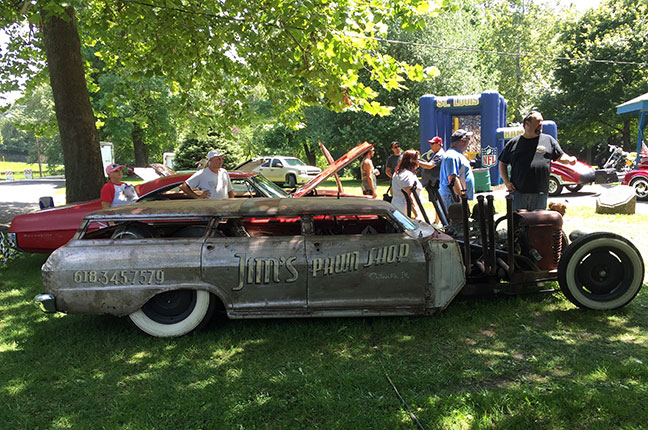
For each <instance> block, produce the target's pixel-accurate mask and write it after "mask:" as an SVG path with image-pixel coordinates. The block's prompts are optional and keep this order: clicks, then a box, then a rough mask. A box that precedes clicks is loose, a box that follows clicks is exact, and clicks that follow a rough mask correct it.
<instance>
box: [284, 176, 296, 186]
mask: <svg viewBox="0 0 648 430" xmlns="http://www.w3.org/2000/svg"><path fill="white" fill-rule="evenodd" d="M286 183H287V184H288V187H289V188H295V186H296V185H297V178H296V177H295V175H288V176H286Z"/></svg>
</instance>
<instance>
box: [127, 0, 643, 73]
mask: <svg viewBox="0 0 648 430" xmlns="http://www.w3.org/2000/svg"><path fill="white" fill-rule="evenodd" d="M123 1H124V2H125V3H132V4H137V5H140V6H145V7H151V8H158V9H167V10H171V11H175V12H179V13H184V14H190V15H198V16H205V17H208V18H215V19H219V20H225V21H238V22H241V21H244V19H242V18H240V17H236V16H226V15H216V14H212V13H208V12H202V11H194V10H187V9H183V8H180V7H171V6H166V5H156V4H151V3H146V2H144V1H142V0H139V1H138V0H123ZM341 34H344V35H346V36H350V37H354V38H356V39H365V40H375V41H377V42H385V43H393V44H399V45H410V46H421V47H428V48H435V49H444V50H447V51H450V50H452V51H464V52H478V53H481V54H489V55H503V56H507V57H526V58H536V59H542V60H551V61H573V62H577V63H601V64H620V65H630V66H641V67H645V66H648V63H646V62H638V61H620V60H605V59H600V58H574V57H559V56H556V57H550V56H547V55H537V54H528V53H524V52H507V51H492V50H487V49H478V48H463V47H458V46H441V45H435V44H433V43H421V42H408V41H404V40H396V39H386V38H382V37H372V36H364V35H360V34H352V33H348V32H343V33H341Z"/></svg>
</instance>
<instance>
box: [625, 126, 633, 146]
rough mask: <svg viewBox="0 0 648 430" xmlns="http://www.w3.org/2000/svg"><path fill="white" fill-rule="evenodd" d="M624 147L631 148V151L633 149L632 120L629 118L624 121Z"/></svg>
mask: <svg viewBox="0 0 648 430" xmlns="http://www.w3.org/2000/svg"><path fill="white" fill-rule="evenodd" d="M623 147H624V148H629V150H630V151H632V150H633V147H632V145H631V144H630V120H627V119H626V120H625V121H623Z"/></svg>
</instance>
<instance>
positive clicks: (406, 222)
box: [392, 210, 416, 230]
mask: <svg viewBox="0 0 648 430" xmlns="http://www.w3.org/2000/svg"><path fill="white" fill-rule="evenodd" d="M392 215H394V218H396V219H397V220H398V222H400V223H401V225H402V226H403V227H405V228H406V229H407V230H416V224H414V222H413V221H412V220H411V219H410V218H409V217H408V216H407V215H405V214H403V213H402V212H401V211H399V210H395V211H394V212H392Z"/></svg>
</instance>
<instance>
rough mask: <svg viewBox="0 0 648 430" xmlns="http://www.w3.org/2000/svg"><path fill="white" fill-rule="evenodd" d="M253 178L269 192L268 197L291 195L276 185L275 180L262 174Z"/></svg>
mask: <svg viewBox="0 0 648 430" xmlns="http://www.w3.org/2000/svg"><path fill="white" fill-rule="evenodd" d="M251 179H252V181H254V183H255V184H256V186H257V187H259V188H260V189H261V190H263V191H265V192H266V193H267V194H268V197H281V198H286V197H290V194H288V193H287V192H285V191H284V190H283V189H281V187H279V186H278V185H275V183H274V182H272V181H271V180H270V179H268V178H266V177H265V176H263V175H261V174H258V175H254V176H253V177H252V178H251Z"/></svg>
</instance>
